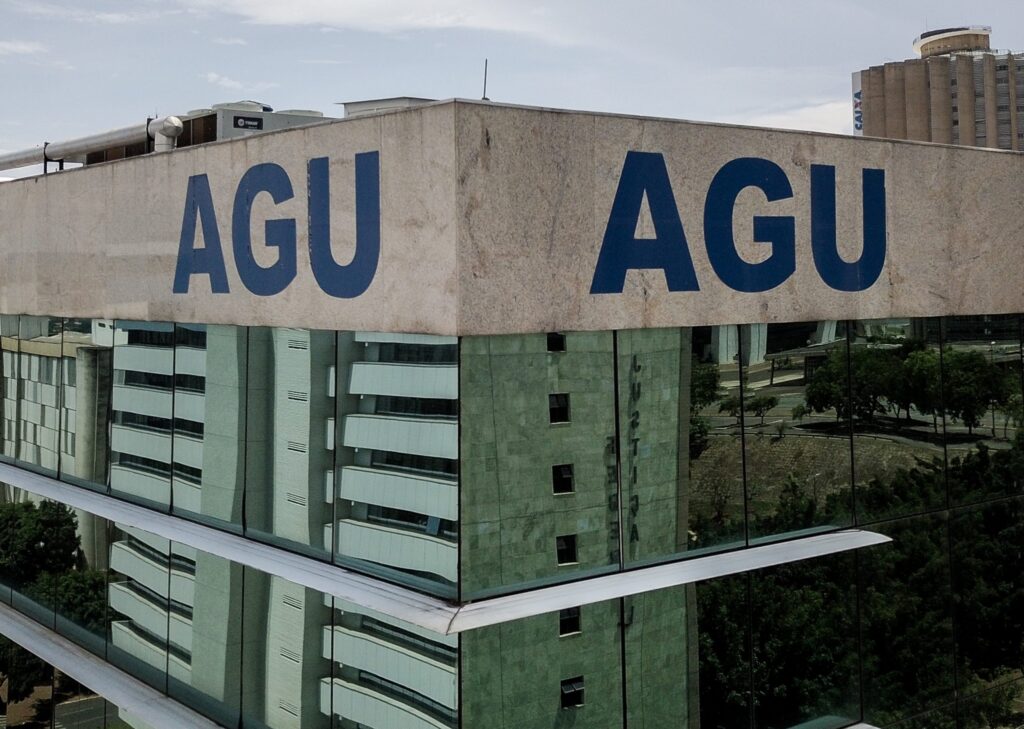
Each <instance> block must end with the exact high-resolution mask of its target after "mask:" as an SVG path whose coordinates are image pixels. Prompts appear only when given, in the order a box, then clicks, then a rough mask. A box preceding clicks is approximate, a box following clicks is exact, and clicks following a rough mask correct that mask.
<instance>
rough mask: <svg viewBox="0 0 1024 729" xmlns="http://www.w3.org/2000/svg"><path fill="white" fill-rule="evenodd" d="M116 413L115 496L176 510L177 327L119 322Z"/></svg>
mask: <svg viewBox="0 0 1024 729" xmlns="http://www.w3.org/2000/svg"><path fill="white" fill-rule="evenodd" d="M112 415H113V425H112V426H111V435H110V439H111V440H110V448H111V463H110V489H111V492H112V493H114V494H116V495H118V496H122V497H125V498H128V499H132V500H135V501H141V502H143V503H146V504H148V505H150V506H152V507H154V508H157V509H160V510H163V511H166V510H168V509H170V504H171V472H172V463H173V454H172V443H171V429H170V424H171V423H172V422H173V420H174V325H173V324H166V323H160V322H126V321H118V322H115V329H114V386H113V405H112Z"/></svg>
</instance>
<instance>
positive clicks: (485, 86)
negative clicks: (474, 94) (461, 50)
mask: <svg viewBox="0 0 1024 729" xmlns="http://www.w3.org/2000/svg"><path fill="white" fill-rule="evenodd" d="M480 98H481V100H483V101H490V99H488V98H487V59H486V58H485V59H484V95H483V96H481V97H480Z"/></svg>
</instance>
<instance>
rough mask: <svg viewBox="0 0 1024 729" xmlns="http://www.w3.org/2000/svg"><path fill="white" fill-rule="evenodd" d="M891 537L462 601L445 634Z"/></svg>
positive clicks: (783, 546) (700, 561) (821, 541)
mask: <svg viewBox="0 0 1024 729" xmlns="http://www.w3.org/2000/svg"><path fill="white" fill-rule="evenodd" d="M891 541H892V539H891V538H890V537H887V536H884V535H882V534H876V533H875V532H868V531H863V530H861V529H844V530H843V531H839V532H831V533H829V534H819V535H816V536H813V537H804V538H801V539H793V540H789V541H783V542H776V543H774V544H767V545H764V546H761V547H750V548H747V549H737V550H735V551H732V552H723V553H721V554H712V555H709V556H707V557H695V558H693V559H687V560H683V561H681V562H672V563H669V564H662V565H657V566H655V567H643V568H641V569H636V570H631V571H629V572H617V573H615V574H611V575H603V576H601V577H594V578H592V579H588V580H581V581H579V582H574V583H570V584H567V585H554V586H552V587H542V588H540V589H537V590H531V591H529V592H522V593H518V594H516V595H507V596H505V597H494V598H491V599H489V600H483V601H481V602H477V603H470V604H468V605H464V606H463V607H462V608H460V609H459V611H458V614H457V615H456V616H455V619H454V620H452V624H451V626H450V627H449V632H451V633H461V632H464V631H467V630H474V629H476V628H482V627H485V626H488V625H497V624H498V623H507V622H509V621H511V620H519V619H521V618H528V617H532V616H534V615H543V614H544V613H550V612H554V611H556V610H564V609H565V608H570V607H576V606H579V605H590V604H591V603H595V602H603V601H605V600H614V599H615V598H619V597H627V596H629V595H639V594H641V593H644V592H651V591H653V590H661V589H664V588H666V587H677V586H679V585H690V584H693V583H695V582H703V581H705V580H713V579H715V578H716V577H725V576H726V575H734V574H737V573H740V572H750V571H752V570H759V569H764V568H766V567H775V566H777V565H781V564H787V563H789V562H799V561H800V560H804V559H811V558H813V557H823V556H825V555H828V554H836V553H837V552H846V551H849V550H851V549H861V548H862V547H870V546H872V545H875V544H884V543H885V542H891Z"/></svg>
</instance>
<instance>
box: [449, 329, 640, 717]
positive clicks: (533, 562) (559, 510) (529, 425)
mask: <svg viewBox="0 0 1024 729" xmlns="http://www.w3.org/2000/svg"><path fill="white" fill-rule="evenodd" d="M565 341H566V346H565V351H564V352H549V351H548V342H547V335H546V334H529V335H514V336H490V337H464V338H462V340H461V345H460V352H461V355H460V356H461V370H460V389H459V394H460V398H461V423H460V430H459V432H460V437H461V443H460V444H459V451H460V453H461V458H462V464H461V468H462V474H461V475H462V479H463V483H464V484H465V486H464V488H463V492H462V507H461V508H462V510H463V511H462V534H463V542H462V547H463V548H462V555H463V561H462V565H461V566H462V570H461V578H462V597H463V599H468V598H470V597H480V596H483V595H488V594H495V593H499V592H502V591H511V590H516V589H519V588H521V587H522V586H524V585H537V584H542V583H545V582H561V581H567V580H572V579H578V578H581V577H584V576H588V575H593V574H596V573H600V572H606V571H609V570H614V569H618V567H619V561H620V555H619V541H620V532H619V523H618V522H619V518H618V513H619V508H618V503H617V492H618V484H617V475H618V474H617V468H616V456H615V451H616V449H615V445H616V444H615V430H616V429H615V375H614V361H613V360H614V358H613V346H614V345H613V334H612V332H567V333H566V334H565ZM553 396H555V397H553ZM561 396H567V403H568V406H569V411H570V412H569V414H568V418H569V422H552V419H551V413H552V410H551V404H552V399H555V400H557V401H558V402H563V401H562V400H561V399H560V398H561ZM570 463H571V464H572V466H573V480H574V485H575V491H574V492H573V493H562V494H557V495H556V494H555V493H554V490H553V488H552V467H554V466H557V465H563V464H570ZM569 534H575V535H577V547H578V554H577V559H576V564H573V565H572V566H561V567H560V566H559V565H558V563H557V561H556V559H555V538H556V537H559V536H564V535H569ZM556 637H557V635H556ZM562 678H566V676H562ZM587 685H588V694H589V695H592V691H591V690H590V684H589V681H588V684H587ZM546 693H547V692H546ZM552 695H554V694H552ZM588 701H589V700H588Z"/></svg>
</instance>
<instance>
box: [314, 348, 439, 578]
mask: <svg viewBox="0 0 1024 729" xmlns="http://www.w3.org/2000/svg"><path fill="white" fill-rule="evenodd" d="M456 342H457V340H456V339H455V338H454V337H442V336H432V335H424V334H416V335H412V334H397V333H386V332H338V333H337V352H338V355H337V357H338V361H337V372H336V374H335V375H334V377H335V380H334V382H335V390H336V392H337V398H336V399H337V411H336V414H335V415H334V418H335V419H336V426H335V427H336V429H337V433H338V436H337V438H338V446H337V448H336V458H337V464H336V465H337V468H336V470H328V471H326V472H325V473H324V474H323V475H322V476H320V478H321V479H323V478H326V480H327V483H326V484H325V487H324V490H325V492H326V493H327V494H328V496H327V503H328V505H331V504H334V506H335V513H334V533H335V540H334V541H335V544H334V550H335V551H334V558H335V561H336V562H337V563H338V564H342V565H346V566H351V567H353V568H355V569H359V570H361V571H363V572H370V573H371V574H374V575H377V576H380V577H383V578H385V579H388V580H392V581H396V582H400V583H402V584H405V585H408V586H410V587H413V588H415V589H418V590H423V591H426V592H430V593H433V594H439V595H444V596H446V597H454V596H455V594H456V582H457V581H458V538H459V537H458V520H459V515H458V503H459V500H458V466H459V461H458V454H459V440H458V438H459V436H458V433H459V422H458V416H459V377H458V372H459V364H458V347H457V343H456ZM333 424H334V421H333V420H332V425H333ZM332 494H333V496H332ZM327 516H328V517H330V513H329V512H328V514H327Z"/></svg>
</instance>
